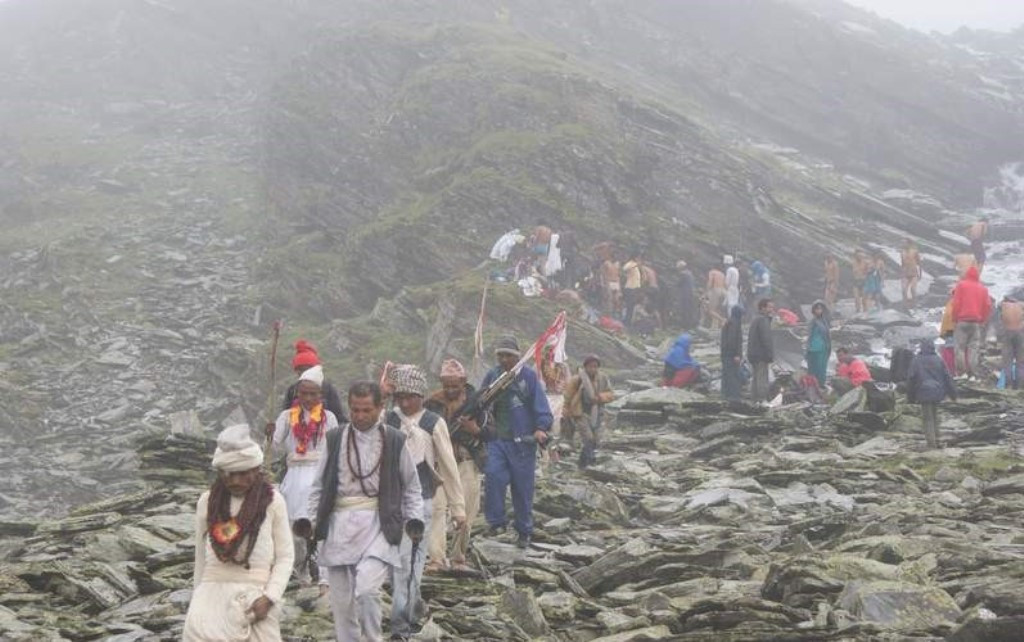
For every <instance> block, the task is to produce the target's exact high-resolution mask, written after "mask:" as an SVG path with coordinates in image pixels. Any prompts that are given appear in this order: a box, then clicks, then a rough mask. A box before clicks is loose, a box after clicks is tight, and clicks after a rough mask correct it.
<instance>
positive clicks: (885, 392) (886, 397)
mask: <svg viewBox="0 0 1024 642" xmlns="http://www.w3.org/2000/svg"><path fill="white" fill-rule="evenodd" d="M882 385H883V386H885V384H882ZM861 387H863V388H864V391H865V392H866V393H867V397H868V398H867V407H868V410H870V411H871V412H892V411H893V410H895V409H896V391H895V390H893V389H892V388H890V387H884V388H883V387H879V386H878V384H876V383H875V382H874V381H865V382H864V383H862V384H861Z"/></svg>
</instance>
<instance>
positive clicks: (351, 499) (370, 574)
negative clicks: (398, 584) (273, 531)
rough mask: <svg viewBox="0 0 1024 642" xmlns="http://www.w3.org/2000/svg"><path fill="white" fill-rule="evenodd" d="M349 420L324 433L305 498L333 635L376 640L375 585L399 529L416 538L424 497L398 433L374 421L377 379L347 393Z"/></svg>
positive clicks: (343, 640)
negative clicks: (324, 443) (323, 574)
mask: <svg viewBox="0 0 1024 642" xmlns="http://www.w3.org/2000/svg"><path fill="white" fill-rule="evenodd" d="M348 404H349V414H350V416H351V423H350V424H348V425H346V426H344V427H342V428H341V429H340V430H338V431H334V432H333V433H330V434H329V435H328V440H327V447H326V450H325V452H324V455H323V457H321V459H320V463H319V465H318V467H317V475H316V479H315V481H314V483H313V489H312V491H311V492H310V497H309V512H310V514H311V515H313V516H314V521H313V523H312V524H309V523H305V524H300V525H299V526H298V527H297V532H300V533H301V534H304V533H305V532H308V531H306V529H310V530H313V531H314V532H315V534H316V539H317V540H319V541H322V542H323V543H322V544H321V547H320V563H321V564H322V565H324V566H326V567H327V576H328V582H329V584H330V603H331V611H332V613H333V615H334V628H335V634H336V636H337V639H338V641H339V642H354V641H357V640H370V641H375V640H381V639H382V627H381V604H380V588H381V585H382V584H383V583H384V580H385V579H387V577H388V575H389V573H390V572H391V570H392V569H393V568H394V567H395V566H398V565H399V564H400V563H401V558H400V556H399V550H398V548H399V543H400V542H401V541H402V532H403V530H405V531H406V533H407V534H408V535H409V536H410V537H418V538H422V534H423V521H422V520H423V497H422V495H421V491H420V483H419V479H418V477H417V473H416V466H415V464H413V460H412V456H411V455H410V454H409V449H408V447H407V446H406V438H405V436H404V435H402V433H401V432H399V431H397V430H395V429H394V428H390V427H388V426H386V425H384V424H383V423H381V421H380V414H381V410H382V407H383V397H382V394H381V389H380V386H379V385H378V384H376V383H372V382H367V381H364V382H357V383H355V384H353V385H352V387H351V388H349V392H348Z"/></svg>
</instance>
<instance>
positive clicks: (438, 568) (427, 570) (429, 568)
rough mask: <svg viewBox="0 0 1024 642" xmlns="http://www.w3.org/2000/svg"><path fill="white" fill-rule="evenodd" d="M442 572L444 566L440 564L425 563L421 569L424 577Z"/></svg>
mask: <svg viewBox="0 0 1024 642" xmlns="http://www.w3.org/2000/svg"><path fill="white" fill-rule="evenodd" d="M443 571H444V564H442V563H441V562H427V565H426V566H424V567H423V573H424V574H425V575H434V574H436V573H441V572H443Z"/></svg>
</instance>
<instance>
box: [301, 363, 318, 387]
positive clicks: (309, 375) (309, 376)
mask: <svg viewBox="0 0 1024 642" xmlns="http://www.w3.org/2000/svg"><path fill="white" fill-rule="evenodd" d="M299 381H312V382H313V383H315V384H316V385H318V386H320V387H321V388H322V387H323V385H324V367H323V366H313V367H312V368H306V369H305V370H303V371H302V374H300V375H299Z"/></svg>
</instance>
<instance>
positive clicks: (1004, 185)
mask: <svg viewBox="0 0 1024 642" xmlns="http://www.w3.org/2000/svg"><path fill="white" fill-rule="evenodd" d="M982 203H983V206H984V208H985V209H988V210H1002V211H1003V212H1006V213H1008V214H1011V215H1012V214H1024V162H1017V163H1007V164H1005V165H1003V166H1002V167H1000V168H999V184H998V185H996V186H994V187H986V188H985V192H984V195H983V197H982Z"/></svg>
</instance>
